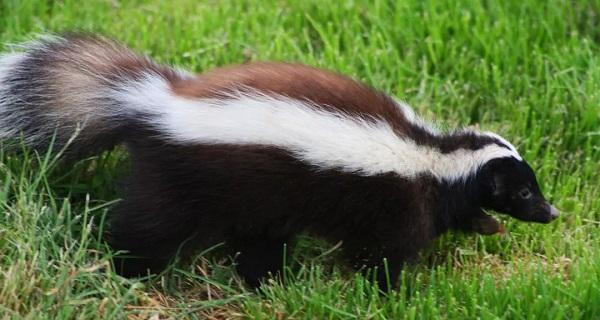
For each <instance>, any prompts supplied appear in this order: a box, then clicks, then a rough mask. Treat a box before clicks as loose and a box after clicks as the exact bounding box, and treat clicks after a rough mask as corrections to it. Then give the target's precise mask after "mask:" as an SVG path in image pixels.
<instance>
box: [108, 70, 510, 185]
mask: <svg viewBox="0 0 600 320" xmlns="http://www.w3.org/2000/svg"><path fill="white" fill-rule="evenodd" d="M112 95H113V96H114V97H115V98H117V99H119V100H121V101H123V102H124V103H123V105H125V106H128V107H129V106H130V107H131V108H132V109H131V110H121V111H125V112H126V111H142V112H146V113H151V114H154V115H155V116H156V117H153V118H154V119H150V118H149V123H150V124H152V125H153V126H155V127H156V128H157V129H158V130H159V131H161V132H164V136H165V138H167V139H170V140H171V141H173V142H175V143H184V144H194V143H196V144H234V145H236V144H237V145H241V144H262V145H271V146H277V147H280V148H283V149H285V150H288V151H289V152H291V153H292V154H294V156H296V157H297V158H299V159H301V160H303V161H305V162H307V163H310V164H312V165H315V166H318V167H320V168H324V169H332V168H338V169H341V170H343V171H346V172H354V173H359V174H362V175H375V174H380V173H385V172H395V173H397V174H399V175H400V176H403V177H406V178H410V179H413V178H415V177H417V176H419V175H421V174H431V175H432V176H434V177H435V178H437V179H439V180H447V181H456V180H461V179H464V178H466V177H467V176H469V175H470V174H471V173H473V172H474V171H475V170H477V168H479V167H480V166H481V165H483V164H484V163H486V162H487V161H489V160H491V159H494V158H501V157H515V158H520V157H519V155H518V154H517V153H516V152H515V151H514V150H509V149H506V148H503V147H500V146H497V145H495V144H490V145H488V146H486V147H484V148H482V149H480V150H475V151H472V150H464V149H459V150H456V151H454V152H451V153H447V154H443V153H441V152H439V150H437V149H435V148H431V147H426V146H420V145H417V144H416V143H415V142H414V141H411V140H409V139H407V138H405V137H399V136H398V135H396V134H395V133H394V131H393V129H392V128H391V126H390V125H389V124H388V123H386V122H384V121H377V122H375V123H373V122H372V121H367V120H364V119H360V118H357V117H351V116H348V115H342V114H338V113H333V112H327V111H323V110H319V109H316V108H314V107H313V106H312V105H310V104H309V103H307V102H303V101H298V100H294V99H291V98H287V97H282V96H274V95H265V94H258V93H257V94H252V95H248V94H236V95H232V97H230V98H228V99H188V98H184V97H181V96H177V95H174V94H173V93H172V92H171V91H170V88H169V86H168V84H167V83H166V82H165V80H163V79H161V78H159V77H156V76H151V75H149V76H148V77H147V78H146V79H145V80H144V81H142V82H131V83H129V84H127V85H126V86H124V87H123V88H122V89H121V90H119V91H116V92H113V93H112ZM413 119H414V118H413Z"/></svg>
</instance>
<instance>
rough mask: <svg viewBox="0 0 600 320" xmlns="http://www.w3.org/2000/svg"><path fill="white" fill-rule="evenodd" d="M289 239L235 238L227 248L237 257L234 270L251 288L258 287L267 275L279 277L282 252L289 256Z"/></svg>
mask: <svg viewBox="0 0 600 320" xmlns="http://www.w3.org/2000/svg"><path fill="white" fill-rule="evenodd" d="M288 243H289V237H283V236H282V237H269V236H267V235H261V236H253V237H237V238H234V239H232V240H231V241H229V242H228V246H229V247H230V249H231V250H232V252H233V253H235V254H236V255H237V261H236V263H237V265H236V270H237V272H238V274H239V275H240V276H241V277H242V278H244V280H245V281H246V283H248V285H250V286H251V287H252V288H257V287H259V286H260V283H261V281H263V280H265V279H266V278H267V277H268V276H269V275H271V276H273V277H278V276H281V274H282V270H283V263H284V260H285V259H284V251H285V252H286V254H287V255H288V256H289V246H286V244H288Z"/></svg>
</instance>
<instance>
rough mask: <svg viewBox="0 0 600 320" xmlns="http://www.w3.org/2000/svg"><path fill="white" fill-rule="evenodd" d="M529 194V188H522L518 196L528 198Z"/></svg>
mask: <svg viewBox="0 0 600 320" xmlns="http://www.w3.org/2000/svg"><path fill="white" fill-rule="evenodd" d="M531 196H532V194H531V191H530V190H529V188H523V189H521V191H519V197H521V199H529V198H531Z"/></svg>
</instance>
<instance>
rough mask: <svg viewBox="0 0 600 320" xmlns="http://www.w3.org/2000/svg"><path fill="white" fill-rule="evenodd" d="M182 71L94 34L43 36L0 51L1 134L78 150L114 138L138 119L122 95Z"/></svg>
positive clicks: (37, 144)
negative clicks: (146, 81) (150, 80)
mask: <svg viewBox="0 0 600 320" xmlns="http://www.w3.org/2000/svg"><path fill="white" fill-rule="evenodd" d="M149 76H151V77H153V78H160V79H163V80H164V81H165V82H167V83H169V82H172V81H176V80H177V79H180V78H181V77H183V75H182V74H180V73H178V72H176V71H175V70H173V69H171V68H169V67H164V66H160V65H157V64H155V63H154V62H152V61H151V60H150V59H148V58H146V57H143V56H140V55H138V54H136V53H134V52H133V51H131V50H130V49H129V48H127V47H125V46H123V45H121V44H119V43H117V42H114V41H112V40H108V39H105V38H101V37H98V36H91V35H80V34H75V35H67V36H64V37H46V38H43V39H41V40H38V41H35V42H32V43H29V44H27V45H24V46H22V50H21V51H17V52H13V53H8V54H4V55H0V140H2V141H6V140H13V141H16V140H17V139H19V138H21V137H22V138H23V139H24V141H25V142H26V144H28V145H30V146H32V147H35V148H40V149H43V148H47V146H48V144H49V143H50V142H51V141H53V139H54V143H55V146H54V147H55V148H56V147H62V146H64V145H65V144H66V143H67V141H69V140H70V139H71V138H73V137H75V141H76V143H73V144H72V145H71V146H69V151H73V152H75V153H85V152H88V151H91V149H94V150H97V149H99V148H108V147H111V146H112V145H114V144H116V143H119V142H121V141H122V140H123V139H125V138H126V136H127V134H129V130H130V129H131V128H132V126H134V125H135V122H136V119H139V118H140V117H144V116H147V115H144V114H143V113H144V110H141V109H140V108H139V107H138V108H135V107H133V106H131V103H130V102H128V101H129V100H131V99H122V98H120V97H123V92H126V91H127V90H128V88H131V87H135V86H136V84H137V83H140V82H143V81H144V79H146V78H147V77H149Z"/></svg>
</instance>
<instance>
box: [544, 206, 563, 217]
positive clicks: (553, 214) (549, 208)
mask: <svg viewBox="0 0 600 320" xmlns="http://www.w3.org/2000/svg"><path fill="white" fill-rule="evenodd" d="M546 207H547V209H546V210H547V211H548V215H549V216H550V221H552V220H554V219H556V218H558V216H559V214H560V213H559V212H558V210H557V209H556V208H555V207H554V206H553V205H551V204H549V203H546Z"/></svg>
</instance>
